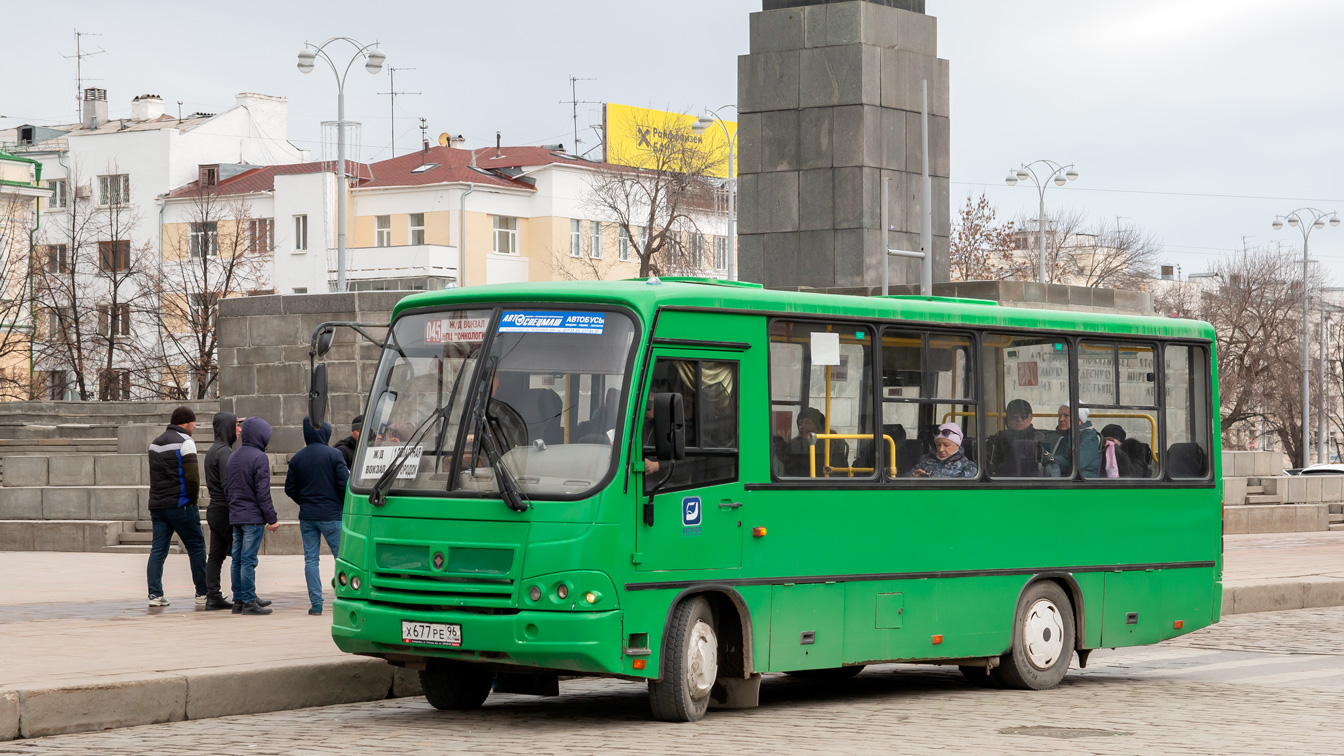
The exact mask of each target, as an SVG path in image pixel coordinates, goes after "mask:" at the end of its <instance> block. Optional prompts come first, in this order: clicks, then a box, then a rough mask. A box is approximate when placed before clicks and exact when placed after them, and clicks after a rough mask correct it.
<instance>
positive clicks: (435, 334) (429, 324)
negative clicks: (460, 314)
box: [425, 318, 490, 344]
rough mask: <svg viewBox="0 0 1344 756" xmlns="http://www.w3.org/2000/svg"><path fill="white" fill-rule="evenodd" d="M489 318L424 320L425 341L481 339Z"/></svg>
mask: <svg viewBox="0 0 1344 756" xmlns="http://www.w3.org/2000/svg"><path fill="white" fill-rule="evenodd" d="M489 324H490V319H489V318H443V319H441V320H427V321H425V343H426V344H443V343H453V344H455V343H457V342H460V341H481V340H482V339H484V338H485V328H486V326H488V325H489Z"/></svg>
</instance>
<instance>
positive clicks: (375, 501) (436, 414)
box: [369, 404, 452, 507]
mask: <svg viewBox="0 0 1344 756" xmlns="http://www.w3.org/2000/svg"><path fill="white" fill-rule="evenodd" d="M451 409H452V404H446V405H444V406H442V407H439V408H437V409H435V410H434V411H433V412H431V413H429V417H426V418H425V419H424V421H423V422H421V423H420V425H419V426H418V427H417V428H416V429H415V431H414V432H412V433H411V437H410V438H409V439H407V441H406V443H405V445H404V446H402V447H401V450H400V451H398V452H397V456H395V457H393V458H392V463H391V464H389V465H388V466H387V469H386V470H384V471H383V474H382V475H380V476H378V481H377V482H375V483H374V484H373V490H372V491H370V492H369V503H370V504H372V505H374V506H375V507H381V506H383V504H384V503H386V501H387V491H388V489H390V488H391V487H392V481H393V480H395V479H396V477H397V473H399V472H401V468H402V467H403V466H404V465H405V464H406V460H407V459H409V458H410V456H411V450H412V449H414V448H416V447H417V446H419V445H420V442H421V441H423V440H424V435H425V431H427V430H429V426H430V425H431V424H432V423H433V422H434V421H435V420H436V419H438V418H440V417H443V416H444V415H446V414H447V413H448V412H449V411H451Z"/></svg>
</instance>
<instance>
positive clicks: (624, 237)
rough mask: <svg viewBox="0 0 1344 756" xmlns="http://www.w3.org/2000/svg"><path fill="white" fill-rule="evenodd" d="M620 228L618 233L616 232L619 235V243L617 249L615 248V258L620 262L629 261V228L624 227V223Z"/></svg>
mask: <svg viewBox="0 0 1344 756" xmlns="http://www.w3.org/2000/svg"><path fill="white" fill-rule="evenodd" d="M620 228H621V230H620V233H619V234H617V236H619V237H620V245H619V249H618V250H617V253H616V257H617V259H619V260H620V261H621V262H629V261H630V230H629V229H628V228H626V226H624V225H622V226H621V227H620Z"/></svg>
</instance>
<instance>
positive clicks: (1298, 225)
mask: <svg viewBox="0 0 1344 756" xmlns="http://www.w3.org/2000/svg"><path fill="white" fill-rule="evenodd" d="M1327 222H1329V224H1330V225H1332V226H1338V225H1339V215H1337V214H1335V213H1327V212H1325V211H1324V210H1317V209H1316V208H1314V207H1301V208H1298V209H1296V210H1294V211H1292V212H1291V213H1288V214H1287V215H1277V216H1275V217H1274V223H1273V226H1274V230H1275V231H1280V230H1282V229H1283V224H1284V223H1287V224H1288V225H1289V226H1292V227H1293V228H1295V229H1297V230H1299V231H1301V232H1302V466H1303V467H1306V466H1307V464H1308V463H1310V461H1311V423H1310V421H1309V418H1310V417H1311V349H1310V347H1309V346H1308V343H1309V342H1308V339H1309V338H1310V333H1309V331H1310V329H1311V291H1310V287H1309V286H1308V281H1309V279H1310V275H1309V273H1310V267H1311V260H1310V258H1309V257H1308V256H1307V246H1308V244H1309V243H1310V240H1311V232H1312V231H1315V230H1317V229H1322V228H1325V224H1326V223H1327ZM1321 359H1322V360H1324V359H1325V355H1324V354H1322V355H1321ZM1322 391H1324V386H1322ZM1321 405H1322V406H1321V411H1320V413H1319V414H1320V417H1319V418H1318V422H1317V433H1318V435H1319V436H1320V443H1319V444H1318V445H1317V448H1316V461H1317V462H1321V461H1324V459H1323V458H1324V457H1325V406H1324V405H1325V403H1324V402H1322V403H1321Z"/></svg>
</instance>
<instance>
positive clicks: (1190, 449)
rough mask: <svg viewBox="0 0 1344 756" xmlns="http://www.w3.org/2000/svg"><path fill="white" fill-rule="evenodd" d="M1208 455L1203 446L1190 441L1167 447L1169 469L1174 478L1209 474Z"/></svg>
mask: <svg viewBox="0 0 1344 756" xmlns="http://www.w3.org/2000/svg"><path fill="white" fill-rule="evenodd" d="M1207 463H1208V455H1206V454H1205V453H1204V449H1203V447H1201V446H1200V445H1199V444H1196V443H1192V442H1189V441H1186V442H1183V443H1179V444H1172V445H1171V446H1170V447H1169V448H1168V449H1167V469H1168V470H1170V471H1171V477H1173V478H1203V477H1204V476H1205V475H1207V474H1208V464H1207Z"/></svg>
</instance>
